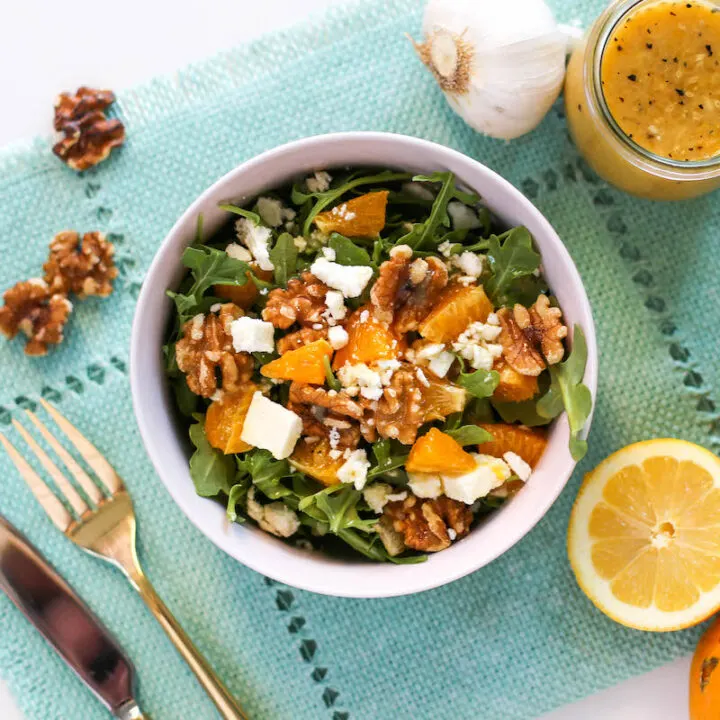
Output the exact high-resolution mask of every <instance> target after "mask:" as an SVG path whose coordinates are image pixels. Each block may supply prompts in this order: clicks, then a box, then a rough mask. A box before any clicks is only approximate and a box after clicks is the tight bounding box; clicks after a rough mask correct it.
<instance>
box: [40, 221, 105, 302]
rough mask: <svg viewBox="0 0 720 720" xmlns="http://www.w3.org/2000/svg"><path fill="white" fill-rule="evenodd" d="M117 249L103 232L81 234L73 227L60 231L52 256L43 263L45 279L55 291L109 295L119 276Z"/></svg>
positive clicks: (83, 296) (55, 238)
mask: <svg viewBox="0 0 720 720" xmlns="http://www.w3.org/2000/svg"><path fill="white" fill-rule="evenodd" d="M114 253H115V248H114V246H113V244H112V243H110V242H108V241H107V240H106V239H105V236H104V235H103V234H102V233H100V232H89V233H85V234H84V235H83V238H82V242H81V241H80V234H79V233H77V232H75V231H73V230H64V231H63V232H60V233H58V234H57V235H56V236H55V237H54V238H53V241H52V242H51V243H50V256H49V257H48V260H47V262H46V263H45V264H44V265H43V270H44V271H45V282H46V283H47V284H48V285H49V287H50V289H51V290H52V291H53V292H56V293H57V292H61V293H70V292H72V293H75V294H76V295H78V297H80V298H81V299H82V298H85V297H87V296H88V295H99V296H100V297H107V296H108V295H110V293H111V292H112V289H113V286H112V281H113V280H114V279H115V278H116V277H117V274H118V270H117V268H116V267H115V262H114V260H113V254H114Z"/></svg>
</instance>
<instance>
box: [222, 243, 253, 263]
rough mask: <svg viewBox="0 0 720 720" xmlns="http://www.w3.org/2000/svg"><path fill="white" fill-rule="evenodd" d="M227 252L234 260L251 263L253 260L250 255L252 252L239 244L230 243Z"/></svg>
mask: <svg viewBox="0 0 720 720" xmlns="http://www.w3.org/2000/svg"><path fill="white" fill-rule="evenodd" d="M225 252H226V253H227V254H228V256H229V257H231V258H232V259H233V260H242V261H243V262H250V261H251V260H252V255H251V254H250V251H249V250H248V249H247V248H244V247H243V246H242V245H238V244H237V243H230V244H229V245H228V246H227V247H226V248H225Z"/></svg>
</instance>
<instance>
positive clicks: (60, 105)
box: [53, 87, 125, 170]
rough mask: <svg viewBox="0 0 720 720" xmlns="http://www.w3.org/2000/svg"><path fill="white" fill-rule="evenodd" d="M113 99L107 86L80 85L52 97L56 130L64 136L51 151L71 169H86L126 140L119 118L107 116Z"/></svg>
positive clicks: (101, 159)
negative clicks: (106, 113) (53, 99)
mask: <svg viewBox="0 0 720 720" xmlns="http://www.w3.org/2000/svg"><path fill="white" fill-rule="evenodd" d="M113 102H115V95H114V94H113V93H112V92H111V91H110V90H94V89H92V88H88V87H80V88H78V90H77V92H76V93H75V94H74V95H72V94H71V93H61V94H60V95H59V96H58V98H57V100H56V101H55V120H54V123H53V125H54V127H55V130H57V131H58V132H60V133H62V134H63V137H62V138H61V139H60V140H59V141H58V142H57V143H55V145H54V146H53V152H54V153H55V154H56V155H57V156H58V157H59V158H60V159H61V160H62V161H63V162H64V163H65V164H66V165H67V166H68V167H71V168H72V169H73V170H87V169H88V168H90V167H92V166H93V165H97V164H98V163H99V162H102V161H103V160H105V159H106V158H107V157H108V156H109V155H110V152H111V151H112V149H113V148H115V147H118V146H120V145H122V144H123V142H124V141H125V128H124V126H123V124H122V123H121V122H120V120H117V119H112V120H108V119H107V117H106V116H105V112H104V111H105V110H106V109H107V108H108V107H109V106H110V105H112V103H113Z"/></svg>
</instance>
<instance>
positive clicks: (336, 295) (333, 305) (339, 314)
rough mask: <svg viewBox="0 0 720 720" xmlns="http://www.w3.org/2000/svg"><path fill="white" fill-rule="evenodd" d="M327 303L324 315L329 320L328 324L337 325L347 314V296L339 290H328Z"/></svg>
mask: <svg viewBox="0 0 720 720" xmlns="http://www.w3.org/2000/svg"><path fill="white" fill-rule="evenodd" d="M325 305H326V306H327V307H326V309H325V310H324V311H323V317H324V318H325V319H326V320H327V321H328V325H335V324H336V323H337V322H338V320H342V319H343V318H344V317H345V316H346V315H347V308H346V307H345V298H343V294H342V293H341V292H338V291H337V290H328V291H327V292H326V293H325Z"/></svg>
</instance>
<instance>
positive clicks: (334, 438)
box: [328, 427, 340, 450]
mask: <svg viewBox="0 0 720 720" xmlns="http://www.w3.org/2000/svg"><path fill="white" fill-rule="evenodd" d="M328 442H329V443H330V447H331V448H332V449H333V450H335V449H336V448H337V446H338V443H339V442H340V431H339V430H338V429H337V428H336V427H334V428H330V432H329V433H328Z"/></svg>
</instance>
